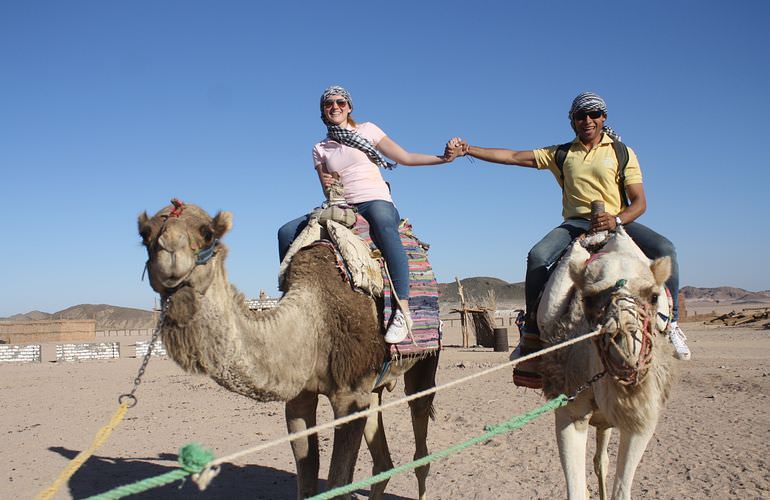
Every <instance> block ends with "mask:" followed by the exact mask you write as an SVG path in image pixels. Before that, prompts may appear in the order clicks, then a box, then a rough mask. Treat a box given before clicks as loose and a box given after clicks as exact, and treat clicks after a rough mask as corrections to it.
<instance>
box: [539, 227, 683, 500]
mask: <svg viewBox="0 0 770 500" xmlns="http://www.w3.org/2000/svg"><path fill="white" fill-rule="evenodd" d="M670 273H671V262H670V259H669V258H668V257H663V258H660V259H657V260H655V261H653V262H650V260H649V259H647V257H645V256H644V254H643V253H642V252H641V250H640V249H639V248H638V247H637V246H636V245H635V244H634V242H633V241H632V240H631V238H629V237H628V235H627V234H626V232H625V231H624V230H623V229H622V227H620V228H618V230H617V232H616V233H614V234H612V235H611V236H610V238H609V240H608V242H607V243H606V244H605V245H604V247H603V248H602V250H601V252H599V253H597V254H595V255H593V256H591V255H589V253H588V251H586V250H585V249H584V248H583V246H582V245H581V243H580V242H579V241H576V242H575V243H573V245H572V246H571V247H570V249H569V250H568V252H567V253H566V254H565V256H564V257H563V258H562V260H561V262H560V263H559V264H558V265H557V268H556V269H555V270H554V273H553V275H552V276H551V278H550V279H549V283H548V285H547V286H546V290H545V291H544V294H543V299H542V301H541V305H540V307H539V309H538V325H539V327H540V332H541V337H542V338H543V340H544V341H545V342H546V344H556V343H558V342H562V341H564V340H567V339H569V338H574V337H577V336H580V335H583V334H586V333H589V332H591V331H594V330H595V329H596V328H601V329H602V331H603V333H602V335H601V336H599V337H597V338H596V339H595V341H594V340H587V341H583V342H580V343H577V344H574V345H573V346H571V347H568V348H565V349H562V350H559V351H556V352H555V353H554V354H552V355H549V356H545V357H544V358H543V359H542V361H541V362H540V369H541V371H542V374H543V382H544V392H545V394H546V396H547V397H549V398H551V397H555V396H557V395H558V394H567V395H573V394H575V393H576V392H579V388H581V386H585V388H584V390H582V392H579V394H578V395H577V397H576V398H575V399H574V400H573V401H571V402H570V403H569V404H567V405H566V406H564V407H562V408H559V409H558V410H556V438H557V443H558V447H559V455H560V458H561V464H562V468H563V470H564V475H565V478H566V482H567V492H568V495H569V498H570V499H581V498H585V497H586V496H587V489H586V477H585V455H586V440H587V433H588V426H589V425H592V426H595V427H596V442H597V443H596V455H595V456H594V471H595V472H596V475H597V477H598V480H599V491H600V496H601V498H607V468H608V465H609V457H608V454H607V445H608V442H609V439H610V434H611V429H612V427H616V428H618V430H619V432H620V446H619V450H618V460H617V467H616V474H615V482H614V485H613V488H612V498H616V499H628V498H630V496H631V484H632V481H633V478H634V473H635V471H636V468H637V466H638V464H639V462H640V460H641V458H642V454H643V453H644V450H645V449H646V447H647V444H648V442H649V440H650V438H651V437H652V434H653V432H654V430H655V427H656V425H657V423H658V418H659V416H660V413H661V411H662V410H663V408H664V406H665V403H666V400H667V399H668V395H669V390H670V387H671V383H672V375H671V370H670V360H671V358H672V356H671V347H670V345H669V343H668V342H667V340H666V337H665V335H663V331H664V329H665V327H666V321H667V320H666V319H664V318H663V316H664V315H663V314H661V315H658V314H657V313H658V311H659V310H663V311H665V313H666V315H667V314H668V300H667V298H666V295H665V288H663V284H664V283H665V281H666V280H667V279H668V277H669V275H670ZM601 374H604V375H603V376H602V375H601ZM595 376H596V377H600V378H598V380H595V381H594V382H593V383H590V384H589V383H588V381H589V380H590V379H592V378H594V377H595Z"/></svg>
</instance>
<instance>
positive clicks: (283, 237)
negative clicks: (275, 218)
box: [278, 200, 409, 300]
mask: <svg viewBox="0 0 770 500" xmlns="http://www.w3.org/2000/svg"><path fill="white" fill-rule="evenodd" d="M353 206H354V207H356V210H358V213H359V214H360V215H361V217H363V218H364V219H366V221H367V222H368V223H369V235H370V236H371V237H372V241H374V244H375V245H377V248H379V249H380V252H382V256H383V257H384V258H385V263H386V264H387V265H388V271H389V272H390V278H391V280H393V289H394V290H395V291H396V293H397V294H398V298H399V299H401V300H405V299H408V298H409V261H408V260H407V257H406V251H405V250H404V247H403V245H402V244H401V236H400V235H399V234H398V224H399V223H400V222H401V216H400V215H399V214H398V210H396V207H395V205H393V203H391V202H389V201H385V200H372V201H365V202H363V203H355V204H353ZM308 218H309V217H308V216H307V215H304V216H302V217H299V218H297V219H294V220H293V221H290V222H287V223H286V224H284V225H283V226H281V229H279V230H278V257H279V259H280V261H281V262H283V258H284V257H285V256H286V252H288V251H289V246H291V243H292V241H294V239H295V238H296V237H297V236H298V235H299V233H301V232H302V230H303V229H304V228H305V226H307V222H308Z"/></svg>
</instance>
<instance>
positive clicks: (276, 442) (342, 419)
mask: <svg viewBox="0 0 770 500" xmlns="http://www.w3.org/2000/svg"><path fill="white" fill-rule="evenodd" d="M601 333H602V332H601V330H600V329H597V330H594V331H592V332H589V333H586V334H585V335H581V336H580V337H575V338H574V339H570V340H567V341H564V342H560V343H558V344H556V345H553V346H551V347H548V348H545V349H542V350H540V351H537V352H534V353H532V354H527V355H526V356H522V357H520V358H516V359H514V360H511V361H508V362H507V363H503V364H500V365H497V366H493V367H491V368H487V369H486V370H483V371H481V372H479V373H474V374H472V375H468V376H467V377H462V378H459V379H457V380H453V381H451V382H447V383H446V384H444V385H440V386H434V387H431V388H430V389H426V390H424V391H421V392H417V393H414V394H411V395H409V396H405V397H403V398H401V399H397V400H395V401H391V402H389V403H386V404H384V405H381V406H377V407H375V408H369V409H368V410H364V411H359V412H356V413H352V414H350V415H347V416H345V417H340V418H338V419H335V420H332V421H331V422H327V423H325V424H321V425H316V426H315V427H311V428H309V429H305V430H304V431H302V432H297V433H293V434H288V435H286V436H283V437H281V438H278V439H275V440H273V441H269V442H267V443H262V444H260V445H257V446H254V447H252V448H248V449H246V450H241V451H239V452H236V453H233V454H231V455H227V456H224V457H221V458H217V459H215V460H213V461H211V462H210V463H209V464H208V465H207V466H206V468H205V469H204V471H205V470H207V469H210V468H212V467H215V466H217V465H219V464H221V463H224V462H232V461H233V460H235V459H237V458H240V457H242V456H244V455H248V454H251V453H256V452H258V451H262V450H265V449H267V448H271V447H273V446H276V445H279V444H283V443H287V442H290V441H294V440H296V439H300V438H303V437H306V436H310V435H312V434H316V433H318V432H320V431H322V430H326V429H330V428H332V427H336V426H338V425H341V424H346V423H348V422H352V421H353V420H356V419H359V418H363V417H367V416H369V415H371V414H373V413H377V412H380V411H382V410H385V409H387V408H391V407H393V406H395V405H398V404H401V403H406V402H409V401H413V400H415V399H419V398H421V397H424V396H428V395H430V394H434V393H436V392H438V391H440V390H444V389H448V388H450V387H454V386H455V385H458V384H461V383H464V382H468V381H469V380H473V379H475V378H479V377H483V376H485V375H488V374H490V373H492V372H495V371H497V370H500V369H502V368H506V367H509V366H516V365H517V364H519V363H522V362H524V361H529V360H530V359H534V358H537V357H539V356H543V355H545V354H549V353H551V352H554V351H557V350H559V349H563V348H565V347H568V346H571V345H572V344H576V343H578V342H582V341H583V340H586V339H590V338H592V337H596V336H598V335H600V334H601ZM205 486H206V485H200V484H199V487H202V488H205Z"/></svg>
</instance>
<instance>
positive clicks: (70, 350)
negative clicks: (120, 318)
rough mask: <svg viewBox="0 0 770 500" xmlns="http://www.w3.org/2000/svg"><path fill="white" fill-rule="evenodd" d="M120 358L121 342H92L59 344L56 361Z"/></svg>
mask: <svg viewBox="0 0 770 500" xmlns="http://www.w3.org/2000/svg"><path fill="white" fill-rule="evenodd" d="M117 358H120V343H119V342H99V343H92V344H57V346H56V361H83V360H90V359H117Z"/></svg>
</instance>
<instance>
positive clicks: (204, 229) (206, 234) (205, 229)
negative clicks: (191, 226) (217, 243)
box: [200, 226, 214, 241]
mask: <svg viewBox="0 0 770 500" xmlns="http://www.w3.org/2000/svg"><path fill="white" fill-rule="evenodd" d="M200 233H201V236H203V238H204V239H205V240H206V241H211V240H212V239H214V232H213V231H212V230H211V228H210V227H209V226H201V229H200Z"/></svg>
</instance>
